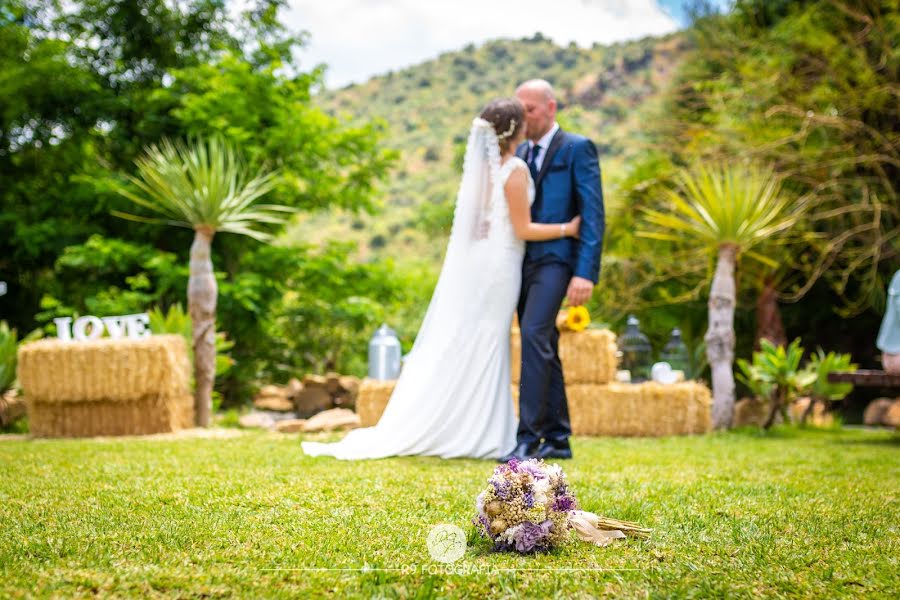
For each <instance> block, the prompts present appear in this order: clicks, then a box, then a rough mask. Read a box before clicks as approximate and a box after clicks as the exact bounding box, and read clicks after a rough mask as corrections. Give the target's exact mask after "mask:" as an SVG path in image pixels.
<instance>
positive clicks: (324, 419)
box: [303, 408, 360, 433]
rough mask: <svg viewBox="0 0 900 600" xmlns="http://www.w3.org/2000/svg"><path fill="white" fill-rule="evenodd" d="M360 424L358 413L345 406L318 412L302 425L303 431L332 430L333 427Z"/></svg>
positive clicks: (338, 427) (342, 427) (354, 426)
mask: <svg viewBox="0 0 900 600" xmlns="http://www.w3.org/2000/svg"><path fill="white" fill-rule="evenodd" d="M359 426H360V421H359V415H357V414H356V413H355V412H353V411H352V410H347V409H346V408H332V409H331V410H326V411H322V412H320V413H318V414H317V415H315V416H314V417H312V418H311V419H309V420H308V421H307V422H306V424H305V425H304V426H303V431H304V432H306V433H312V432H315V431H334V430H335V429H356V428H357V427H359Z"/></svg>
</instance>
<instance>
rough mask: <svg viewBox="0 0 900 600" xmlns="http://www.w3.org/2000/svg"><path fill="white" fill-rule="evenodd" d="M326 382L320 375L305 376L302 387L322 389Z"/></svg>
mask: <svg viewBox="0 0 900 600" xmlns="http://www.w3.org/2000/svg"><path fill="white" fill-rule="evenodd" d="M327 383H328V380H327V379H326V378H325V377H323V376H321V375H312V374H310V375H307V376H305V377H304V378H303V387H320V388H324V387H325V386H326V385H327Z"/></svg>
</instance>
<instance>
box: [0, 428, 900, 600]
mask: <svg viewBox="0 0 900 600" xmlns="http://www.w3.org/2000/svg"><path fill="white" fill-rule="evenodd" d="M574 449H575V454H576V458H575V460H572V461H565V462H564V467H565V469H566V471H567V473H568V478H569V482H570V485H571V486H572V487H573V488H574V490H575V493H576V494H577V496H578V499H579V501H580V504H581V506H582V507H583V508H584V509H586V510H592V511H595V512H598V513H601V514H605V515H608V516H612V517H617V518H621V519H628V520H634V521H638V522H640V523H642V524H644V525H646V526H649V527H652V528H654V533H653V536H652V537H651V539H650V540H648V541H644V542H641V541H636V540H629V541H627V542H624V543H621V542H620V543H618V544H617V545H615V546H613V547H609V548H596V547H592V546H589V545H587V544H584V543H581V542H576V541H574V540H573V541H572V542H570V543H569V544H568V545H566V546H564V547H563V548H561V549H559V550H558V551H555V552H554V553H552V554H549V555H539V556H530V557H523V556H516V555H509V554H496V553H492V552H489V549H488V548H487V547H486V546H485V545H484V544H483V543H474V544H470V546H469V548H468V549H467V551H466V555H465V556H464V558H463V559H462V560H460V561H459V562H457V563H455V564H454V565H453V566H452V567H450V568H447V567H441V565H440V563H436V562H434V561H433V560H432V559H431V558H430V556H429V554H428V551H427V549H426V546H425V537H426V535H427V533H428V531H429V528H430V526H432V525H434V524H438V523H451V524H456V525H459V526H461V527H463V528H465V529H466V531H467V532H468V531H470V530H471V529H472V528H471V526H470V519H471V517H472V516H473V511H474V509H473V503H474V498H475V496H476V494H477V493H478V492H479V491H480V489H481V488H482V485H483V484H484V482H485V480H486V478H487V477H488V476H489V474H490V472H491V470H492V469H493V467H494V464H493V463H491V462H485V461H475V460H454V461H441V460H437V459H431V458H404V459H390V460H381V461H370V462H357V463H345V462H339V461H336V460H333V459H326V458H319V459H310V458H306V457H305V456H303V454H302V453H301V451H300V446H299V443H298V440H297V437H296V436H283V435H277V434H266V433H247V434H243V435H239V436H236V437H229V438H222V439H177V440H151V439H127V440H95V441H28V440H8V439H7V440H2V441H0V597H9V596H12V597H29V596H65V597H70V596H81V595H84V596H89V595H94V594H99V595H101V596H110V595H120V596H165V597H171V596H183V597H184V596H191V597H196V596H215V597H220V596H222V597H227V596H241V597H259V596H264V597H273V596H285V597H288V596H298V595H312V596H324V595H328V594H335V593H336V594H339V595H344V596H346V595H351V596H367V597H369V596H384V597H406V596H412V595H419V597H454V596H460V595H469V596H470V597H484V596H488V595H491V596H504V597H554V596H556V597H564V598H570V597H578V596H604V595H606V596H617V597H622V596H624V597H647V596H648V595H649V596H652V597H661V596H667V597H668V596H677V597H704V598H706V597H735V596H743V597H748V596H757V595H766V596H789V597H793V596H806V597H836V596H866V597H889V596H892V595H893V594H896V593H897V591H898V590H900V568H898V556H900V535H898V520H900V519H898V518H900V497H898V494H900V439H898V437H897V436H896V435H895V434H892V433H890V432H869V431H859V430H855V431H849V430H843V431H841V430H829V431H800V430H795V429H783V430H778V431H775V432H772V433H769V434H762V433H758V432H732V433H727V434H717V435H710V436H703V437H687V438H665V439H578V440H576V441H575V445H574ZM892 590H893V591H892ZM894 597H896V596H894Z"/></svg>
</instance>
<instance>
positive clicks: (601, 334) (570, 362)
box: [510, 328, 617, 384]
mask: <svg viewBox="0 0 900 600" xmlns="http://www.w3.org/2000/svg"><path fill="white" fill-rule="evenodd" d="M521 344H522V339H521V337H520V334H519V330H518V329H517V328H513V330H512V331H511V333H510V350H511V364H510V366H511V369H512V381H513V383H519V381H520V372H521V368H522V345H521ZM616 350H617V348H616V335H615V334H614V333H613V332H612V331H610V330H608V329H585V330H584V331H561V332H560V334H559V360H560V361H561V362H562V368H563V376H564V377H565V380H566V384H570V383H594V384H604V383H612V382H613V381H615V379H616V368H617V359H616Z"/></svg>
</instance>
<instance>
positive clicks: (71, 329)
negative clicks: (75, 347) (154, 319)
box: [53, 313, 150, 342]
mask: <svg viewBox="0 0 900 600" xmlns="http://www.w3.org/2000/svg"><path fill="white" fill-rule="evenodd" d="M53 322H54V323H56V337H58V338H59V339H61V340H63V341H66V342H68V341H71V340H73V339H75V340H79V341H81V340H93V339H97V338H99V337H100V336H101V335H103V330H104V329H106V331H107V333H109V337H111V338H113V339H118V338H123V337H128V338H132V339H138V338H145V337H150V330H149V329H147V325H149V324H150V315H148V314H147V313H140V314H136V315H122V316H118V317H103V318H102V319H101V318H98V317H94V316H92V315H86V316H84V317H78V318H77V319H75V324H74V325H72V317H60V318H58V319H53Z"/></svg>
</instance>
